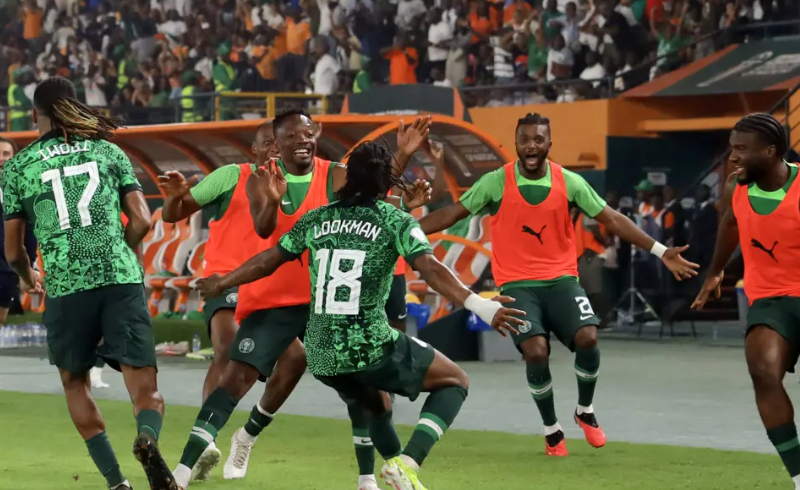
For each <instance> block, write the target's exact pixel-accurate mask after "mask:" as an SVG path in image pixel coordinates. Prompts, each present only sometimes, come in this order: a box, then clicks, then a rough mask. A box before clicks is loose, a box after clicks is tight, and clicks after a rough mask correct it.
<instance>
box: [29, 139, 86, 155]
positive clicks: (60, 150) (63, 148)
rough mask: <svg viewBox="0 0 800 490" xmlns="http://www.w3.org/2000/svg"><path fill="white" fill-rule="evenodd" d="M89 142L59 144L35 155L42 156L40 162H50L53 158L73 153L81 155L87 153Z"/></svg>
mask: <svg viewBox="0 0 800 490" xmlns="http://www.w3.org/2000/svg"><path fill="white" fill-rule="evenodd" d="M89 141H90V140H84V141H76V142H75V143H72V144H69V143H59V144H56V145H53V146H48V147H46V148H43V149H41V150H39V151H37V152H36V153H38V154H39V155H41V156H42V160H50V159H51V158H53V157H59V156H65V155H71V154H73V153H83V152H87V151H89Z"/></svg>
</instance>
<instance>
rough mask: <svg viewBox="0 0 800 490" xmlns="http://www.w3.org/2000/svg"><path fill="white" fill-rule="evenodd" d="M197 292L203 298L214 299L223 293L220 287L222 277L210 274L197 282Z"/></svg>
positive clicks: (222, 288)
mask: <svg viewBox="0 0 800 490" xmlns="http://www.w3.org/2000/svg"><path fill="white" fill-rule="evenodd" d="M197 292H199V293H200V296H202V297H204V298H214V297H216V296H219V295H221V294H222V293H223V292H225V288H224V287H222V276H220V275H219V274H212V275H210V276H208V277H206V278H204V279H198V280H197Z"/></svg>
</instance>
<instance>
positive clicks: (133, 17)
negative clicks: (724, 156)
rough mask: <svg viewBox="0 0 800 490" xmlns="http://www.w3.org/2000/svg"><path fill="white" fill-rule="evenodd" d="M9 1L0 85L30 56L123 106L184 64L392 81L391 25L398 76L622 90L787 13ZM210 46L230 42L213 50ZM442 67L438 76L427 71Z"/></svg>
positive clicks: (230, 80)
mask: <svg viewBox="0 0 800 490" xmlns="http://www.w3.org/2000/svg"><path fill="white" fill-rule="evenodd" d="M11 2H19V3H14V4H11ZM11 2H4V3H3V4H1V5H0V19H2V20H0V93H2V94H6V95H8V87H9V86H10V85H12V84H15V80H13V79H11V78H9V76H10V75H11V74H13V73H14V72H15V71H17V70H18V69H21V68H26V67H28V66H30V67H31V68H33V69H34V78H33V82H34V83H35V82H37V81H40V80H43V79H46V78H47V77H49V76H51V75H55V74H59V75H62V76H65V77H67V78H70V79H72V80H73V81H75V82H76V83H77V85H78V90H79V92H80V93H79V97H81V98H83V99H85V100H87V101H88V102H89V103H90V104H93V105H96V104H108V105H115V104H121V105H125V106H126V107H127V106H130V105H131V104H138V105H141V104H142V103H143V101H144V100H148V99H149V101H150V102H149V103H150V104H161V103H162V102H163V101H164V100H163V97H162V96H161V95H159V94H163V93H165V92H166V91H165V90H163V89H161V88H159V89H156V85H161V86H163V84H161V83H160V82H159V78H160V77H162V76H166V77H168V79H169V83H170V88H171V95H172V96H173V98H174V99H179V98H180V93H181V91H182V90H183V85H182V83H181V77H182V74H183V73H184V72H186V71H189V70H195V71H197V72H199V74H200V76H201V78H200V80H199V83H198V84H197V85H196V88H197V90H199V91H207V92H213V91H215V90H219V89H220V88H224V89H225V90H226V91H227V90H236V88H237V87H239V86H240V87H242V88H245V89H247V90H255V91H266V90H280V91H303V90H304V89H308V90H310V91H312V92H313V91H315V89H316V85H317V82H316V81H314V82H310V80H309V75H311V74H314V75H315V74H316V73H317V72H319V73H320V74H322V76H321V77H319V78H320V79H322V81H323V83H322V84H321V85H320V87H319V88H320V89H321V90H325V94H326V95H334V94H337V93H341V92H348V91H350V90H351V88H352V87H353V86H355V84H354V83H353V82H352V81H351V79H352V78H354V77H355V76H356V75H358V74H361V77H360V78H361V80H362V81H363V80H365V78H364V75H365V74H366V73H361V72H362V71H365V70H363V69H362V66H361V59H362V56H366V57H368V58H369V59H370V60H371V63H370V64H369V70H368V75H369V80H370V82H371V83H370V84H369V86H370V87H371V86H372V85H382V84H387V83H396V82H397V81H398V78H397V77H396V76H394V77H393V76H391V73H390V65H391V63H390V60H389V59H387V58H384V57H383V56H382V55H381V52H382V50H384V48H391V47H393V44H394V39H395V37H396V34H398V33H402V34H403V36H404V39H405V44H406V45H407V47H408V49H409V50H411V49H413V50H414V51H415V53H416V55H415V56H414V57H415V58H416V63H412V64H411V65H410V66H413V71H414V72H415V76H414V77H413V81H412V77H411V76H408V75H409V73H410V70H408V69H404V73H405V75H407V76H405V77H404V78H403V83H433V82H434V81H436V82H439V83H438V84H441V83H443V82H444V80H445V79H446V80H448V81H449V82H450V83H451V84H452V85H453V86H455V87H460V86H464V85H488V86H491V85H495V84H498V85H513V84H517V83H529V82H544V81H550V82H560V81H562V80H565V79H575V78H579V77H580V78H584V79H588V78H589V77H590V76H591V77H595V76H597V75H598V74H602V73H603V72H605V73H606V74H608V75H612V74H613V75H615V76H617V78H616V79H615V80H614V85H613V87H614V89H615V90H617V91H623V90H628V89H630V88H632V87H634V86H636V85H638V84H640V83H643V82H644V81H646V80H647V79H648V78H649V75H650V69H651V68H652V66H653V65H656V68H655V69H654V70H653V71H652V74H653V75H657V74H661V73H665V72H667V71H669V70H672V69H674V68H676V67H679V66H681V65H683V64H684V63H686V62H689V61H692V60H694V59H699V58H700V57H703V56H706V55H708V54H710V53H711V51H712V50H713V48H714V47H715V46H714V42H713V41H712V40H711V38H709V39H707V40H705V41H702V42H700V43H699V44H698V45H697V47H696V48H695V49H692V50H689V49H686V50H684V51H679V52H678V53H676V52H675V51H676V50H677V49H680V48H681V47H682V46H685V45H686V44H688V43H689V42H690V40H691V41H697V40H699V39H701V38H702V36H704V35H706V34H708V33H711V32H713V31H714V30H716V29H718V28H724V27H737V26H742V25H746V24H747V23H750V22H756V21H758V20H760V19H784V18H790V17H789V15H790V14H788V13H787V12H785V10H786V8H785V5H783V4H782V3H781V2H778V4H777V6H775V7H773V5H772V3H769V5H766V4H765V5H766V6H764V5H762V8H761V9H758V8H755V7H754V6H753V5H751V4H752V2H750V3H745V4H741V5H740V4H738V3H735V2H728V3H724V2H722V1H721V0H702V1H694V0H675V1H667V0H596V5H595V0H572V1H570V0H544V1H543V2H540V1H538V0H537V1H533V0H506V1H503V0H476V1H474V2H467V1H466V0H397V1H395V0H389V1H385V0H382V1H375V0H341V1H338V2H328V1H325V0H298V1H295V0H292V1H289V0H270V1H269V2H268V3H262V2H261V1H259V2H255V1H254V0H226V1H218V2H200V3H194V4H193V3H192V2H190V1H187V0H155V1H152V0H132V1H127V2H124V3H120V4H117V3H112V2H107V1H105V0H90V1H89V2H83V3H76V2H74V1H73V0H11ZM784 3H785V2H784ZM256 4H260V5H256ZM542 4H543V5H542ZM615 4H616V5H615ZM762 4H764V2H762ZM762 11H763V14H762ZM793 14H795V13H793ZM645 26H647V27H646V28H645ZM776 32H777V31H776ZM729 34H736V36H738V37H736V36H732V35H728V36H726V35H722V36H717V37H716V38H715V39H722V40H724V41H727V42H729V41H735V40H741V39H740V38H741V36H743V35H744V34H745V33H744V32H743V31H736V32H735V33H734V32H733V31H732V32H731V33H729ZM312 38H315V39H317V40H318V41H319V42H320V43H324V45H325V46H327V49H326V50H325V51H327V52H328V54H330V58H329V57H324V56H322V55H320V54H319V53H317V50H316V49H309V47H308V46H309V44H310V43H311V39H312ZM220 46H227V47H228V49H229V52H228V55H227V56H222V57H221V59H220V60H218V59H217V58H218V55H217V50H218V48H219V47H220ZM657 58H658V59H657ZM656 59H657V61H656ZM406 61H407V60H406ZM319 62H322V64H321V66H319V67H317V66H316V64H317V63H319ZM642 64H644V66H643V68H641V69H637V67H639V66H641V65H642ZM92 67H94V68H92ZM334 67H336V68H335V69H334ZM228 68H230V69H232V70H233V72H232V73H231V72H230V70H228ZM395 68H396V70H397V66H396V67H395ZM406 68H408V67H406ZM434 68H435V69H437V70H438V71H435V72H434V70H433V69H434ZM396 70H395V74H396V73H397V71H396ZM440 72H441V73H443V74H444V79H442V80H434V78H433V74H434V73H436V76H437V77H439V73H440ZM334 75H335V76H334ZM137 76H141V77H142V78H143V79H144V80H145V81H146V82H147V84H148V85H149V86H150V89H151V92H152V93H151V94H150V96H148V95H147V94H146V91H147V89H145V88H140V89H139V90H138V91H137V90H136V89H135V87H133V86H132V83H133V80H134V79H135V77H137ZM315 78H316V76H315ZM340 78H341V80H340ZM595 80H596V78H595ZM17 85H19V84H17ZM573 85H574V83H570V86H573ZM591 85H592V86H593V87H590V88H588V89H586V87H582V86H580V85H578V86H577V89H565V88H563V87H564V85H561V84H558V83H557V84H556V86H546V87H542V88H531V87H527V88H526V89H525V90H522V89H520V88H514V89H503V90H502V91H501V92H502V93H503V95H502V97H500V96H499V95H498V94H494V93H492V92H491V91H489V90H486V91H484V92H483V93H482V94H481V95H480V96H478V95H477V94H476V95H474V96H465V100H468V101H470V103H477V102H481V103H486V102H488V101H489V100H493V101H495V103H509V104H513V103H524V102H531V101H538V100H541V99H542V98H543V97H544V96H546V97H547V99H548V100H551V101H556V100H558V101H568V100H574V99H576V98H584V97H585V98H594V97H602V96H605V95H606V91H605V90H601V89H602V88H603V87H604V86H603V85H598V84H597V83H594V84H591ZM357 86H359V87H361V88H360V89H361V90H364V89H365V88H364V87H366V85H362V84H360V83H359V84H357ZM24 89H25V88H24V87H23V90H24ZM593 89H594V90H593ZM134 95H135V96H136V97H135V98H134ZM495 95H498V96H495ZM103 96H104V97H105V101H104V100H103ZM28 98H30V97H28ZM88 99H91V100H90V101H89V100H88ZM109 102H110V104H109ZM221 102H222V105H223V110H222V111H221V115H223V116H224V117H225V118H232V117H238V115H237V114H236V112H235V111H234V110H233V109H234V106H235V104H233V101H232V100H227V99H226V100H222V101H221ZM167 103H170V102H169V99H168V101H167ZM174 103H175V104H180V101H179V100H174ZM143 122H146V118H145V120H143Z"/></svg>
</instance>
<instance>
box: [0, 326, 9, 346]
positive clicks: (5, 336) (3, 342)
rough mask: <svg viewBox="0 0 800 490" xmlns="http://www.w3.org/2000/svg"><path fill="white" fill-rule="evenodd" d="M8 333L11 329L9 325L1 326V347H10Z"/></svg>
mask: <svg viewBox="0 0 800 490" xmlns="http://www.w3.org/2000/svg"><path fill="white" fill-rule="evenodd" d="M8 334H9V329H8V327H7V326H5V325H4V326H2V327H0V349H5V348H7V347H8Z"/></svg>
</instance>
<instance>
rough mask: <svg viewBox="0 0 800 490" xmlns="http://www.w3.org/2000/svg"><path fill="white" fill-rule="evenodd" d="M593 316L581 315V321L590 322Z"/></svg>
mask: <svg viewBox="0 0 800 490" xmlns="http://www.w3.org/2000/svg"><path fill="white" fill-rule="evenodd" d="M591 317H592V315H581V320H588V319H589V318H591Z"/></svg>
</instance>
